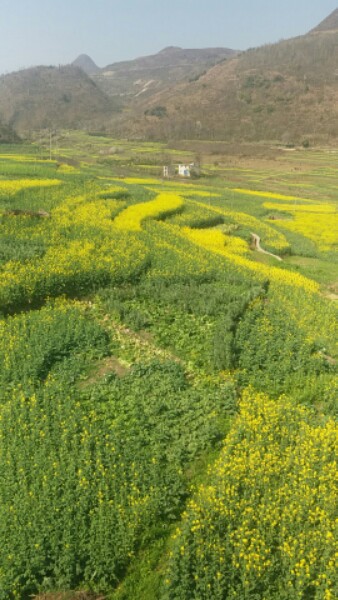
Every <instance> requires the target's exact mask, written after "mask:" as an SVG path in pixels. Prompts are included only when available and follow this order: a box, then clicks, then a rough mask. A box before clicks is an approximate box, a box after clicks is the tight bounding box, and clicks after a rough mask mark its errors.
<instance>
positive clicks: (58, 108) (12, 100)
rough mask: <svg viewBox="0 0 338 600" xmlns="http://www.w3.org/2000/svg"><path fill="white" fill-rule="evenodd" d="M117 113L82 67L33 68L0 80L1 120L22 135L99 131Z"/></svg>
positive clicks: (110, 101)
mask: <svg viewBox="0 0 338 600" xmlns="http://www.w3.org/2000/svg"><path fill="white" fill-rule="evenodd" d="M114 109H116V107H115V106H114V103H113V102H112V100H111V99H110V98H108V97H107V96H106V95H105V94H104V92H102V90H101V89H100V88H98V87H97V85H96V84H95V82H94V81H93V80H92V79H90V78H89V77H88V75H86V73H84V72H83V71H82V69H80V68H79V67H75V66H72V65H69V66H65V67H58V68H57V67H34V68H30V69H25V70H23V71H17V72H15V73H10V74H8V75H3V76H1V77H0V119H2V120H3V122H4V123H6V124H8V125H10V126H11V127H13V128H14V129H15V131H17V132H19V133H25V132H27V131H31V130H36V129H41V128H49V127H62V128H78V129H87V128H88V127H90V128H100V127H102V126H103V124H104V123H106V122H107V120H108V119H109V118H110V117H111V114H112V112H113V111H114Z"/></svg>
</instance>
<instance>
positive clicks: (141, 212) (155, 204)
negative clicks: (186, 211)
mask: <svg viewBox="0 0 338 600" xmlns="http://www.w3.org/2000/svg"><path fill="white" fill-rule="evenodd" d="M181 206H183V200H182V198H180V196H177V195H176V194H170V193H166V194H159V195H158V196H157V197H156V198H155V200H152V201H150V202H141V203H140V204H134V205H132V206H128V208H126V209H125V210H124V211H123V212H122V213H120V214H119V215H118V216H117V217H116V219H115V221H114V224H115V227H116V228H117V229H124V230H127V231H140V230H141V224H142V221H144V220H145V219H147V218H150V217H153V218H156V217H161V216H163V215H165V214H169V213H172V212H176V211H177V210H178V209H180V208H181Z"/></svg>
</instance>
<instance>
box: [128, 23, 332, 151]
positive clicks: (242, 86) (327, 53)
mask: <svg viewBox="0 0 338 600" xmlns="http://www.w3.org/2000/svg"><path fill="white" fill-rule="evenodd" d="M337 61H338V34H337V32H335V31H332V32H329V33H326V32H325V33H317V34H309V35H306V36H302V37H299V38H294V39H290V40H285V41H281V42H279V43H277V44H272V45H268V46H263V47H261V48H257V49H252V50H248V51H246V52H244V53H242V54H240V55H239V56H237V57H235V58H233V59H232V60H229V61H226V62H223V63H221V64H219V65H216V66H215V67H214V68H212V69H210V70H209V71H208V72H207V73H206V74H205V75H203V76H201V77H200V78H199V79H198V81H196V82H190V83H184V84H182V85H179V86H176V87H172V88H171V89H168V90H166V91H165V92H163V93H159V94H157V95H155V96H153V97H152V98H150V99H149V100H148V101H147V102H145V103H143V104H142V105H140V106H136V105H135V116H134V119H131V120H130V121H128V123H127V122H123V124H122V125H121V131H124V130H125V131H130V132H131V133H133V134H134V135H136V134H139V135H146V136H148V137H154V138H158V139H160V138H165V139H168V138H169V139H170V138H183V139H184V138H185V139H192V138H194V139H198V138H200V139H217V140H239V139H240V140H242V141H243V140H248V141H257V140H279V141H281V142H284V143H301V142H302V141H304V140H309V141H310V142H314V141H317V142H318V141H324V142H330V141H333V140H335V139H336V138H337V135H338V130H337V123H338V113H337V106H338V103H337V98H338V75H337ZM156 106H162V107H163V112H162V116H160V117H157V118H156V117H155V116H153V117H152V116H149V115H152V114H154V109H155V107H156ZM164 111H165V112H164Z"/></svg>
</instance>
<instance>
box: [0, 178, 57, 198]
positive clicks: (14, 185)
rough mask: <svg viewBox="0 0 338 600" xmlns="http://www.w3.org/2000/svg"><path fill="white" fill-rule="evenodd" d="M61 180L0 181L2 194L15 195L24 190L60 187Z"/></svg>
mask: <svg viewBox="0 0 338 600" xmlns="http://www.w3.org/2000/svg"><path fill="white" fill-rule="evenodd" d="M60 183H61V181H60V179H0V195H1V193H6V194H15V193H16V192H19V191H20V190H23V189H28V188H34V187H51V186H54V185H60Z"/></svg>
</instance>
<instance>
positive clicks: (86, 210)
mask: <svg viewBox="0 0 338 600" xmlns="http://www.w3.org/2000/svg"><path fill="white" fill-rule="evenodd" d="M112 147H115V148H118V149H119V152H115V153H113V154H109V152H108V153H107V154H106V153H105V151H106V150H108V151H109V149H110V148H112ZM0 150H1V152H0V166H1V176H0V226H1V232H2V235H1V240H0V363H1V369H0V389H1V405H0V459H1V460H0V516H1V518H0V529H1V540H2V543H1V548H0V598H3V599H4V600H5V599H6V600H7V599H8V600H28V599H29V598H35V599H36V600H66V599H67V600H69V599H71V600H75V599H80V598H84V599H86V600H89V599H91V600H94V599H97V600H98V599H101V600H102V598H105V599H107V600H135V599H136V598H137V599H138V600H155V599H156V600H182V599H186V600H191V599H192V598H198V599H199V600H218V599H219V600H223V599H225V598H228V599H231V600H235V599H236V598H237V599H238V598H241V599H242V598H243V599H244V598H246V600H258V599H260V600H263V599H269V600H296V599H299V598H300V599H302V600H333V599H334V598H335V597H336V596H337V591H338V590H337V579H336V569H335V555H336V552H337V547H336V532H335V527H336V497H335V490H334V485H335V483H334V482H335V478H336V475H337V473H336V468H337V465H336V454H335V447H336V443H337V425H336V420H335V417H336V409H337V404H336V392H337V387H336V384H337V372H336V371H337V340H338V335H337V327H336V324H337V321H336V316H337V311H336V306H335V301H334V298H335V297H336V294H337V288H336V285H337V282H336V250H337V235H336V234H335V232H336V230H337V212H336V207H337V199H336V158H337V156H336V154H335V153H332V152H329V151H325V152H324V151H321V152H314V151H311V150H304V149H303V150H302V151H297V152H294V153H289V154H286V153H284V154H283V155H280V157H279V159H278V160H277V159H276V162H275V164H274V167H272V166H271V165H270V166H269V168H266V166H265V163H264V162H261V163H260V164H258V163H256V164H255V168H250V164H249V163H247V162H243V164H241V165H239V164H236V165H230V164H229V163H228V164H227V165H223V164H221V165H220V164H218V165H215V164H207V165H206V170H207V172H208V176H207V175H205V176H204V177H201V178H200V179H199V180H196V181H190V182H186V181H182V180H178V179H172V180H161V179H160V178H159V177H157V176H156V170H157V172H160V170H161V167H160V162H156V161H157V159H156V158H155V157H161V155H162V154H164V153H170V155H171V156H172V157H173V158H174V159H177V158H178V157H179V156H182V150H180V149H175V148H169V147H166V146H165V145H164V144H162V145H161V144H150V143H147V144H138V145H136V144H135V143H132V142H127V141H123V140H116V139H109V138H104V137H100V136H93V135H85V134H84V133H81V134H80V133H78V132H64V133H63V138H62V139H61V138H60V139H59V148H58V158H57V160H55V159H54V158H52V160H50V159H49V152H46V151H45V150H44V149H43V148H42V147H39V146H38V145H21V146H17V145H12V146H10V145H2V146H1V148H0ZM137 157H138V158H139V159H140V158H141V157H142V159H143V163H141V162H140V160H139V161H137V160H136V158H137ZM150 157H152V160H153V162H152V164H149V161H150ZM147 159H148V164H147ZM222 160H225V159H222ZM121 163H123V164H122V165H121ZM149 167H150V169H149ZM122 169H124V172H123V176H122V177H120V176H119V173H121V171H122ZM323 223H325V227H324V226H323ZM253 233H254V234H256V235H259V236H260V237H261V244H262V246H263V247H264V248H265V249H267V250H269V251H270V252H272V253H274V254H278V255H279V256H280V257H281V258H282V261H277V260H276V259H275V258H273V257H271V256H267V255H264V254H262V253H261V252H258V251H257V249H255V247H254V246H253V245H252V235H253Z"/></svg>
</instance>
